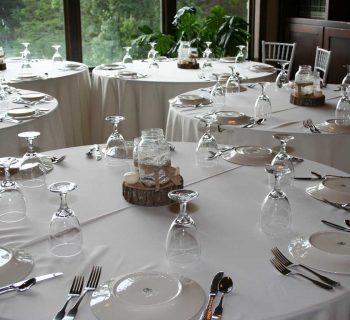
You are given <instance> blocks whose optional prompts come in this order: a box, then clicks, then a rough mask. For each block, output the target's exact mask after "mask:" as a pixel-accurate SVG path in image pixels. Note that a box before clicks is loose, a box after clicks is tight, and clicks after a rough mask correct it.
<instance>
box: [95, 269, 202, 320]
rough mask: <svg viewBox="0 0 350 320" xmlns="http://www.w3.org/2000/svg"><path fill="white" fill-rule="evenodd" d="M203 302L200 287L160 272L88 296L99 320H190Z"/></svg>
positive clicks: (101, 288) (114, 283)
mask: <svg viewBox="0 0 350 320" xmlns="http://www.w3.org/2000/svg"><path fill="white" fill-rule="evenodd" d="M205 301H206V295H205V293H204V291H203V289H202V288H201V286H200V285H199V284H198V283H197V282H195V281H193V280H191V279H188V278H183V277H181V278H179V276H177V275H172V274H168V273H161V272H139V273H134V274H130V275H127V276H124V277H121V278H119V279H116V280H110V281H107V282H106V283H103V284H101V285H100V286H99V287H98V288H97V289H96V290H95V291H94V292H93V293H92V297H91V302H90V304H91V309H92V312H93V313H94V314H95V316H96V317H97V318H98V319H100V320H110V319H132V320H144V319H152V320H164V319H167V320H178V319H181V320H191V319H194V318H195V317H198V316H199V314H200V312H201V309H202V308H203V306H204V304H205Z"/></svg>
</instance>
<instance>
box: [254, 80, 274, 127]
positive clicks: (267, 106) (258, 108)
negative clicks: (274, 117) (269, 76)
mask: <svg viewBox="0 0 350 320" xmlns="http://www.w3.org/2000/svg"><path fill="white" fill-rule="evenodd" d="M259 85H260V86H261V94H260V95H259V96H258V98H257V99H256V101H255V105H254V118H255V120H258V119H261V118H265V119H267V118H268V117H269V116H270V114H271V111H272V110H271V109H272V107H271V101H270V98H269V97H268V96H267V95H266V93H265V88H266V85H267V83H265V82H259Z"/></svg>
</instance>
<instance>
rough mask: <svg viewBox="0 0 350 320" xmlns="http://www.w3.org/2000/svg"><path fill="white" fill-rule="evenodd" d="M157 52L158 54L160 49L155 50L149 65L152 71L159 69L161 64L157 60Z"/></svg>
mask: <svg viewBox="0 0 350 320" xmlns="http://www.w3.org/2000/svg"><path fill="white" fill-rule="evenodd" d="M157 54H158V51H156V50H155V51H154V54H153V56H152V61H151V63H150V64H149V66H148V68H149V69H150V70H151V72H152V71H154V70H158V69H159V64H158V62H157Z"/></svg>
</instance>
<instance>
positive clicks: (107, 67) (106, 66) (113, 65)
mask: <svg viewBox="0 0 350 320" xmlns="http://www.w3.org/2000/svg"><path fill="white" fill-rule="evenodd" d="M99 69H101V70H121V69H125V66H123V65H120V64H116V63H110V64H101V65H100V66H99Z"/></svg>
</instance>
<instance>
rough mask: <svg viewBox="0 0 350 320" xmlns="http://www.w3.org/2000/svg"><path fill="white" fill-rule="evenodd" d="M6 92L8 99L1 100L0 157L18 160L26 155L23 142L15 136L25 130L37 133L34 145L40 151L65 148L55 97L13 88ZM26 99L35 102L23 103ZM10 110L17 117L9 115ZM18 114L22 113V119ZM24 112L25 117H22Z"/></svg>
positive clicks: (24, 142) (62, 128) (62, 127)
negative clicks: (16, 158)
mask: <svg viewBox="0 0 350 320" xmlns="http://www.w3.org/2000/svg"><path fill="white" fill-rule="evenodd" d="M8 91H9V92H10V93H9V95H8V96H7V98H6V99H5V100H0V157H6V156H11V157H19V156H22V155H23V154H24V153H25V151H26V148H27V145H26V141H25V140H24V139H22V138H19V137H18V134H19V133H21V132H25V131H39V132H40V134H41V137H39V138H38V139H37V141H35V142H34V145H35V146H36V147H38V150H40V151H44V150H45V151H46V150H52V149H58V148H63V147H65V146H66V140H65V135H64V126H63V122H62V119H61V116H60V114H59V112H58V102H57V100H56V99H55V98H54V97H52V96H49V95H47V94H44V93H42V92H37V91H31V90H21V89H15V88H13V87H9V88H8ZM25 97H29V98H31V99H33V98H32V97H38V99H35V100H25V99H23V98H25ZM13 111H15V112H16V111H17V115H16V114H15V117H11V116H8V113H10V114H11V112H13ZM18 111H19V112H22V116H21V114H18ZM23 112H24V114H26V115H24V116H23ZM28 112H32V113H30V114H28Z"/></svg>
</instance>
